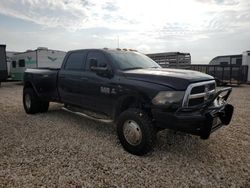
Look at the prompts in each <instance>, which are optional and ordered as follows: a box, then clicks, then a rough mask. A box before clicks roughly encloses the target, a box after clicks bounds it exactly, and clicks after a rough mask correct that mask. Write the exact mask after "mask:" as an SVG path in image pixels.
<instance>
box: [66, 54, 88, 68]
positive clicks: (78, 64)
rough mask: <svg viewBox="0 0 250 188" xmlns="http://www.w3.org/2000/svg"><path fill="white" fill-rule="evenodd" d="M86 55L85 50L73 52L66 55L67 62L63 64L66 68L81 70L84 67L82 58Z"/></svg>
mask: <svg viewBox="0 0 250 188" xmlns="http://www.w3.org/2000/svg"><path fill="white" fill-rule="evenodd" d="M85 56H86V52H84V51H79V52H73V53H71V54H70V55H69V56H68V59H67V62H66V64H65V66H64V69H66V70H75V71H77V70H82V69H83V67H84V59H85Z"/></svg>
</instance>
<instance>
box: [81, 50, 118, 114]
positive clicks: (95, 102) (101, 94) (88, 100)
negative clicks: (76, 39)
mask: <svg viewBox="0 0 250 188" xmlns="http://www.w3.org/2000/svg"><path fill="white" fill-rule="evenodd" d="M91 66H97V67H107V68H108V69H109V70H112V65H111V64H110V61H109V58H108V57H107V56H106V55H105V54H104V53H103V52H102V51H98V50H91V51H89V52H88V55H87V59H86V64H85V71H84V75H83V77H84V78H85V83H82V89H83V90H82V91H83V92H84V93H83V96H82V106H84V107H85V108H87V109H90V110H93V111H96V112H101V113H104V114H106V115H111V114H112V107H113V104H114V102H115V98H116V94H115V92H113V93H112V91H115V90H116V88H115V84H114V80H115V77H114V76H112V77H110V76H105V75H101V74H98V73H96V72H94V71H92V70H91Z"/></svg>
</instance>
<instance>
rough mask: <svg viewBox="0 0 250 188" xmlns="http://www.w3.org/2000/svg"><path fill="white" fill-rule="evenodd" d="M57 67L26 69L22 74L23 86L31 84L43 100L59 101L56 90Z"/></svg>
mask: <svg viewBox="0 0 250 188" xmlns="http://www.w3.org/2000/svg"><path fill="white" fill-rule="evenodd" d="M58 72H59V69H49V68H41V69H27V70H26V71H25V74H24V84H25V86H32V87H33V89H34V90H35V92H36V93H37V95H38V96H39V97H40V98H42V99H43V100H47V101H55V102H60V98H59V94H58V90H57V78H58Z"/></svg>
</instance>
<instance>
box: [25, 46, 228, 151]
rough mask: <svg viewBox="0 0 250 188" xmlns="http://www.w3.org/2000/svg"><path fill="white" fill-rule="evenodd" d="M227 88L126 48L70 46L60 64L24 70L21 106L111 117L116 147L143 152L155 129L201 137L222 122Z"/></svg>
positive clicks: (29, 109)
mask: <svg viewBox="0 0 250 188" xmlns="http://www.w3.org/2000/svg"><path fill="white" fill-rule="evenodd" d="M231 90H232V89H231V88H230V87H228V88H223V89H217V88H216V83H215V80H214V78H213V77H212V76H209V75H207V74H204V73H200V72H196V71H189V70H180V69H163V68H161V67H160V66H159V65H158V64H157V63H156V62H154V61H153V60H151V59H150V58H148V57H147V56H145V55H143V54H140V53H138V52H134V51H128V50H109V49H87V50H76V51H70V52H68V53H67V55H66V56H65V58H64V61H63V64H62V67H61V69H27V70H26V72H25V74H24V89H23V105H24V109H25V111H26V113H28V114H35V113H39V112H46V111H47V110H48V108H49V103H50V102H52V101H53V102H59V103H63V104H65V107H64V110H67V111H69V112H72V113H75V114H78V115H82V116H84V117H88V118H91V119H94V120H98V121H101V122H106V123H110V122H114V123H116V125H117V134H118V138H119V140H120V142H121V144H122V146H123V147H124V148H125V149H126V150H127V151H128V152H130V153H132V154H135V155H143V154H145V153H147V152H149V151H150V150H151V149H152V148H153V143H154V141H155V139H156V132H157V131H159V130H162V129H166V128H169V129H174V130H178V131H183V132H186V133H190V134H194V135H198V136H200V137H201V138H202V139H207V138H208V137H209V135H210V134H211V133H212V132H214V131H215V130H217V129H218V128H220V127H222V126H223V125H228V124H229V123H230V121H231V117H232V114H233V106H232V105H230V104H228V103H227V102H226V101H227V98H228V96H229V95H230V92H231Z"/></svg>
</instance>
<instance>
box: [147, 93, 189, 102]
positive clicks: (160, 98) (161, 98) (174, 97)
mask: <svg viewBox="0 0 250 188" xmlns="http://www.w3.org/2000/svg"><path fill="white" fill-rule="evenodd" d="M184 93H185V92H184V91H160V92H159V93H158V94H157V95H156V96H155V97H154V98H153V100H152V103H153V104H154V105H170V104H173V103H180V102H181V101H182V99H183V96H184Z"/></svg>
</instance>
